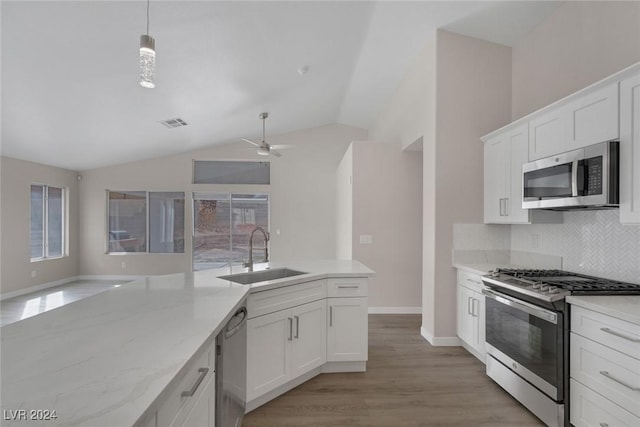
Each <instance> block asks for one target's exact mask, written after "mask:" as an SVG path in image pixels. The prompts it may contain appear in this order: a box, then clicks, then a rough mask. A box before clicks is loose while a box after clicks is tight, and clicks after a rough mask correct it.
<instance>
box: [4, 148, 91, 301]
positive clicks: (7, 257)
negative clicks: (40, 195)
mask: <svg viewBox="0 0 640 427" xmlns="http://www.w3.org/2000/svg"><path fill="white" fill-rule="evenodd" d="M0 161H1V162H2V166H1V168H0V170H1V172H2V173H1V177H0V181H1V183H0V186H1V190H0V194H1V197H2V218H1V221H2V222H1V226H2V241H1V242H0V244H1V245H2V251H1V253H2V269H1V272H0V290H1V292H2V294H6V293H12V292H15V291H20V290H21V289H24V288H28V287H34V286H39V285H42V284H45V283H50V282H55V281H58V280H63V279H66V278H69V277H74V276H77V275H78V259H79V256H78V255H79V246H78V227H77V224H78V181H77V179H76V177H77V172H74V171H69V170H65V169H60V168H56V167H51V166H45V165H40V164H37V163H31V162H25V161H22V160H16V159H12V158H9V157H2V158H0ZM31 184H46V185H51V186H55V187H65V188H66V189H67V195H68V200H67V203H68V218H67V225H68V227H67V236H68V237H67V239H68V256H65V257H63V258H58V259H48V260H42V261H36V262H31V261H30V258H31V254H30V211H31V197H30V195H31ZM34 272H35V277H33V274H34Z"/></svg>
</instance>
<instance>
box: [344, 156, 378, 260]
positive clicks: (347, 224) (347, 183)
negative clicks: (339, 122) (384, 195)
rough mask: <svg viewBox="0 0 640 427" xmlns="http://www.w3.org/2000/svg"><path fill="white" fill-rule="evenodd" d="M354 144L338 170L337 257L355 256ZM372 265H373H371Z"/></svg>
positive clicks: (350, 257)
mask: <svg viewBox="0 0 640 427" xmlns="http://www.w3.org/2000/svg"><path fill="white" fill-rule="evenodd" d="M352 180H353V144H350V145H349V147H348V148H347V151H346V152H345V153H344V156H343V157H342V160H341V161H340V164H339V165H338V169H337V171H336V258H337V259H352V258H353V239H352V236H353V183H352ZM370 267H371V266H370Z"/></svg>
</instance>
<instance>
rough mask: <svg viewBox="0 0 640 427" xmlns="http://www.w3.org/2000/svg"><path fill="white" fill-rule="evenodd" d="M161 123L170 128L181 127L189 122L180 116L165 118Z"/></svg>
mask: <svg viewBox="0 0 640 427" xmlns="http://www.w3.org/2000/svg"><path fill="white" fill-rule="evenodd" d="M160 123H161V124H163V125H164V126H165V127H168V128H169V129H171V128H179V127H182V126H186V125H187V122H185V121H184V120H182V119H180V118H175V119H168V120H163V121H161V122H160Z"/></svg>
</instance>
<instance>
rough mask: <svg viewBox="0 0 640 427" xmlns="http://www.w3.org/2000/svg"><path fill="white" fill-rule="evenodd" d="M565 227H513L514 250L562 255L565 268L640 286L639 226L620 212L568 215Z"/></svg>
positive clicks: (553, 225)
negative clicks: (624, 219)
mask: <svg viewBox="0 0 640 427" xmlns="http://www.w3.org/2000/svg"><path fill="white" fill-rule="evenodd" d="M563 215H564V222H563V223H562V224H532V225H512V226H511V250H512V251H514V250H519V251H528V252H538V253H545V254H549V255H560V256H562V259H563V262H562V268H563V269H565V270H568V271H575V272H580V273H583V274H589V275H593V276H601V277H606V278H609V279H617V280H621V281H626V282H632V283H640V226H637V225H622V224H620V222H619V219H618V211H617V210H603V211H585V212H565V213H564V214H563Z"/></svg>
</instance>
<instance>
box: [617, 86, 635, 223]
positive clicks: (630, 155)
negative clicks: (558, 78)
mask: <svg viewBox="0 0 640 427" xmlns="http://www.w3.org/2000/svg"><path fill="white" fill-rule="evenodd" d="M620 222H621V223H623V224H640V74H637V75H635V76H633V77H630V78H628V79H626V80H623V81H622V82H621V83H620Z"/></svg>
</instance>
